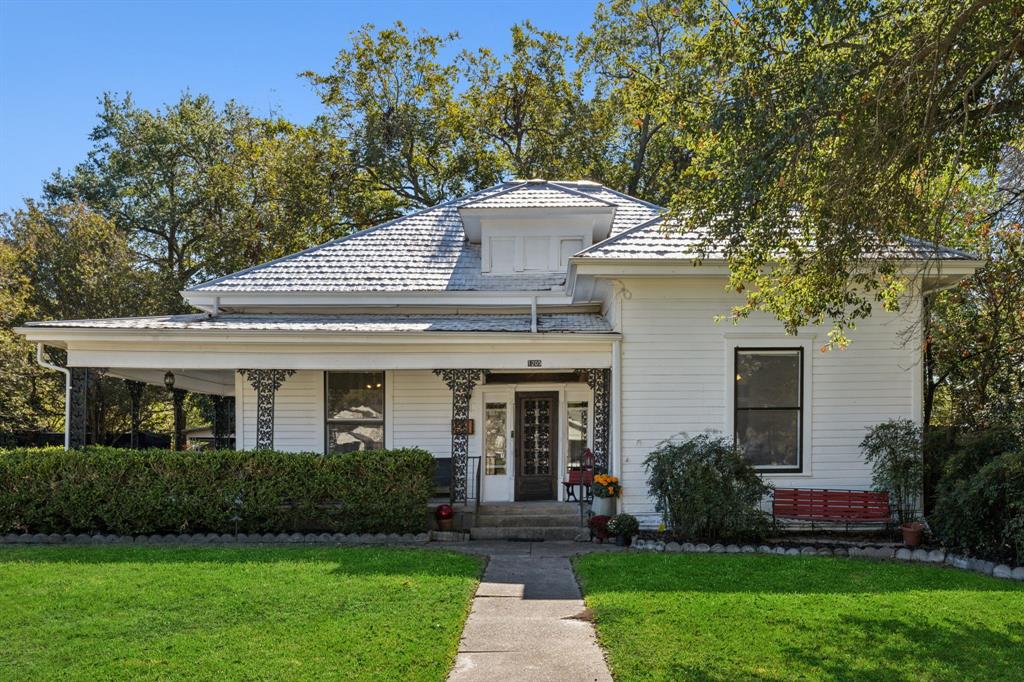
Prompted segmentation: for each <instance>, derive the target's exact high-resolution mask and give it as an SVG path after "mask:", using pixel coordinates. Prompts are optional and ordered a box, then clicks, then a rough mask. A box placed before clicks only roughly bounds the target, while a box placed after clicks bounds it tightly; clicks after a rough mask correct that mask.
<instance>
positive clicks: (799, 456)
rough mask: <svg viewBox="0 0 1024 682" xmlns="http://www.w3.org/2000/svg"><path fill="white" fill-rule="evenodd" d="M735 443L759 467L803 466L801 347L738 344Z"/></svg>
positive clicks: (788, 468) (795, 468) (787, 469)
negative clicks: (743, 346)
mask: <svg viewBox="0 0 1024 682" xmlns="http://www.w3.org/2000/svg"><path fill="white" fill-rule="evenodd" d="M734 357H735V363H734V366H735V369H736V376H735V378H734V382H735V384H734V385H735V394H734V404H735V412H734V422H733V423H734V430H735V436H736V444H737V445H738V446H739V448H740V450H741V451H742V452H743V453H744V455H745V456H746V457H747V459H748V460H750V463H751V464H753V465H754V466H755V467H757V468H759V469H764V470H769V471H779V472H790V473H792V472H799V471H802V470H803V420H804V388H803V384H804V380H803V377H804V352H803V348H737V349H736V351H735V356H734Z"/></svg>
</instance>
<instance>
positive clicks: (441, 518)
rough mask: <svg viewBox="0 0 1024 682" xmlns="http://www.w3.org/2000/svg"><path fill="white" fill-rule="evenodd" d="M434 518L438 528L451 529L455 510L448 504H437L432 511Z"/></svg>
mask: <svg viewBox="0 0 1024 682" xmlns="http://www.w3.org/2000/svg"><path fill="white" fill-rule="evenodd" d="M434 519H436V520H437V529H438V530H445V531H448V530H451V529H452V523H454V519H455V510H454V509H452V506H451V505H450V504H441V505H438V507H437V509H436V510H435V511H434Z"/></svg>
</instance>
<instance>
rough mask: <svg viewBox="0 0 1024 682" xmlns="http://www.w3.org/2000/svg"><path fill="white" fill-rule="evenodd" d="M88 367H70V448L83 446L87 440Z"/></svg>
mask: <svg viewBox="0 0 1024 682" xmlns="http://www.w3.org/2000/svg"><path fill="white" fill-rule="evenodd" d="M88 397H89V368H88V367H72V368H71V410H70V413H71V423H70V424H69V428H68V432H69V434H70V445H71V449H72V450H74V449H77V448H83V447H85V445H86V441H87V440H88V431H89V429H88V420H89V404H88V403H89V400H88Z"/></svg>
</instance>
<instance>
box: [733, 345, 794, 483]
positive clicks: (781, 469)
mask: <svg viewBox="0 0 1024 682" xmlns="http://www.w3.org/2000/svg"><path fill="white" fill-rule="evenodd" d="M730 345H731V350H732V353H731V357H732V363H731V366H730V368H729V370H730V371H729V373H728V375H727V381H728V382H729V384H730V385H731V386H732V390H731V394H730V400H731V402H732V406H731V410H728V413H729V414H730V416H731V420H732V421H731V424H730V425H729V426H730V429H729V430H730V432H731V435H732V440H733V442H737V441H738V437H737V433H736V425H737V423H738V419H737V417H738V414H739V411H740V410H745V411H758V410H761V411H768V410H787V411H788V410H794V408H739V407H738V399H737V398H738V395H737V392H738V391H737V388H736V367H737V364H738V363H737V360H738V358H739V353H741V352H752V351H753V352H757V351H762V352H764V351H790V352H793V351H796V352H797V356H798V357H799V361H800V380H799V384H798V385H799V387H800V406H799V408H797V414H798V425H797V432H798V433H797V435H798V440H797V466H795V467H794V466H787V465H753V466H754V468H755V470H757V471H759V472H763V473H766V474H810V472H809V471H805V469H806V465H805V462H806V460H807V458H806V457H805V443H806V441H807V435H808V422H807V421H806V420H807V419H808V412H809V411H808V410H807V403H808V393H809V390H808V385H807V378H808V373H807V368H806V367H805V365H804V361H805V360H804V358H805V355H807V353H806V352H805V351H806V350H807V348H806V346H807V344H806V343H800V342H798V343H797V344H796V345H792V346H772V345H767V346H766V345H759V344H754V345H745V344H743V343H742V341H741V340H736V341H735V342H733V343H731V344H730Z"/></svg>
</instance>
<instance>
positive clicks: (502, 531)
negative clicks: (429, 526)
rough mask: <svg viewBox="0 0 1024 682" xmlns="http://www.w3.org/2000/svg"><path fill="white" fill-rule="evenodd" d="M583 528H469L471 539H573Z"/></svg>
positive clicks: (583, 530)
mask: <svg viewBox="0 0 1024 682" xmlns="http://www.w3.org/2000/svg"><path fill="white" fill-rule="evenodd" d="M585 531H586V529H585V528H579V527H577V526H572V527H567V526H559V527H554V528H552V527H549V526H524V527H521V528H494V527H480V526H477V527H475V528H470V529H469V537H470V539H471V540H530V541H534V542H536V541H538V540H575V539H576V536H577V535H579V534H580V533H582V532H585Z"/></svg>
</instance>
